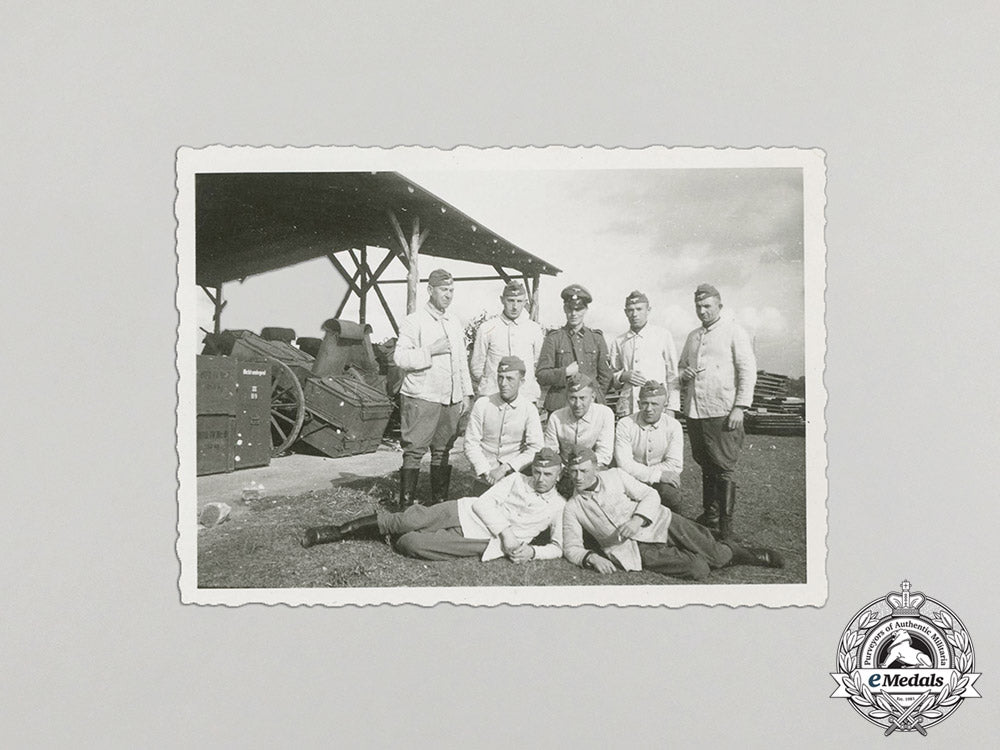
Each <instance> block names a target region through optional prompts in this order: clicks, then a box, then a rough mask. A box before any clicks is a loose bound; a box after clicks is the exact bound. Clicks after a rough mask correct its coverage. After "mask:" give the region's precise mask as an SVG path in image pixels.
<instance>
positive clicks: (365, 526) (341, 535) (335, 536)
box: [299, 514, 378, 548]
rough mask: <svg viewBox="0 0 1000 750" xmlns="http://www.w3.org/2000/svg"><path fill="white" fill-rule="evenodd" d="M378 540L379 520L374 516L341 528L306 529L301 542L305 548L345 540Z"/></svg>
mask: <svg viewBox="0 0 1000 750" xmlns="http://www.w3.org/2000/svg"><path fill="white" fill-rule="evenodd" d="M369 538H371V539H376V538H378V519H377V518H376V516H375V515H374V514H372V515H368V516H360V517H358V518H352V519H351V520H350V521H348V522H347V523H342V524H340V525H339V526H313V527H312V528H308V529H306V531H305V533H304V534H303V535H302V538H301V539H300V540H299V542H300V543H301V544H302V546H303V547H307V548H308V547H312V546H314V545H317V544H329V543H330V542H340V541H343V540H344V539H369Z"/></svg>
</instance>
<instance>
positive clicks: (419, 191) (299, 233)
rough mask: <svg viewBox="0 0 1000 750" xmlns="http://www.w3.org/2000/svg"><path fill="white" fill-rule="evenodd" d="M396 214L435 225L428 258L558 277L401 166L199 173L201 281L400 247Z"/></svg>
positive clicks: (223, 279) (430, 227)
mask: <svg viewBox="0 0 1000 750" xmlns="http://www.w3.org/2000/svg"><path fill="white" fill-rule="evenodd" d="M390 212H392V213H394V215H395V216H397V217H398V219H399V221H400V222H402V223H403V224H404V226H405V225H407V224H408V223H410V222H412V221H413V220H414V219H419V222H420V226H421V227H422V228H424V229H425V230H429V231H428V235H427V239H426V242H424V244H423V246H422V247H421V249H420V253H421V255H423V256H432V257H438V258H448V259H451V260H461V261H467V262H472V263H481V264H484V265H488V266H493V267H501V268H511V269H516V270H517V271H519V272H520V273H522V274H523V275H524V276H526V277H532V276H534V277H537V276H539V275H542V274H545V275H550V276H554V275H555V274H557V273H559V271H560V269H558V268H556V267H555V266H553V265H551V264H550V263H546V262H545V261H544V260H542V259H541V258H538V257H536V256H534V255H532V254H530V253H528V252H526V251H525V250H523V249H521V248H520V247H518V246H517V245H515V244H513V243H512V242H510V241H508V240H506V239H504V238H503V237H501V236H500V235H498V234H497V233H496V232H493V231H492V230H490V229H488V228H486V227H484V226H483V225H482V224H480V223H479V222H477V221H476V220H475V219H473V218H472V217H470V216H468V215H467V214H465V213H463V212H462V211H460V210H458V209H457V208H455V207H454V206H452V205H450V204H449V203H446V202H445V201H443V200H441V199H440V198H438V197H437V196H436V195H434V194H433V193H430V192H429V191H427V190H425V189H424V188H422V187H420V186H419V185H417V184H416V183H414V182H413V181H412V180H409V179H407V178H406V177H404V176H403V175H401V174H398V173H397V172H268V173H203V174H198V175H196V177H195V232H196V235H195V248H196V249H195V258H196V260H195V277H196V281H197V283H198V284H199V285H202V286H217V285H219V284H221V283H224V282H228V281H233V280H235V279H242V278H246V277H248V276H253V275H255V274H260V273H265V272H267V271H273V270H276V269H279V268H284V267H286V266H291V265H295V264H296V263H301V262H303V261H307V260H311V259H313V258H317V257H322V256H327V255H329V254H330V253H331V252H332V253H339V252H344V251H348V250H350V249H352V248H364V247H366V246H373V247H384V248H390V249H393V250H394V252H397V253H398V252H400V251H399V244H400V243H399V239H398V237H397V234H396V232H395V230H394V229H393V225H392V222H391V220H390V218H389V214H390Z"/></svg>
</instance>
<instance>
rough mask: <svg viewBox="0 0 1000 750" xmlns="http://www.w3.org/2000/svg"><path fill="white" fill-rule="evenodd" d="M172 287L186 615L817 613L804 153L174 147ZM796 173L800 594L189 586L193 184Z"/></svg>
mask: <svg viewBox="0 0 1000 750" xmlns="http://www.w3.org/2000/svg"><path fill="white" fill-rule="evenodd" d="M176 164H177V200H176V204H175V212H176V218H177V236H176V240H177V260H178V264H177V275H178V286H177V296H176V304H177V308H178V312H179V316H180V318H179V326H178V333H177V350H176V366H177V368H178V376H179V379H178V390H177V394H178V403H177V455H178V461H179V465H178V472H177V481H178V496H177V497H178V500H177V504H178V522H177V544H176V551H177V557H178V561H179V563H180V575H179V581H178V583H179V589H180V596H181V601H182V602H183V603H185V604H221V605H230V606H238V605H242V604H250V603H258V604H267V605H273V604H288V605H327V606H344V605H368V604H390V605H399V604H416V605H421V606H433V605H435V604H440V603H444V602H448V603H453V604H466V605H474V606H497V605H501V604H529V605H540V606H581V605H596V606H609V605H616V606H668V607H680V606H685V605H689V604H701V605H729V606H754V605H763V606H766V607H785V606H822V605H823V604H825V602H826V598H827V571H826V555H827V544H826V535H827V508H826V499H827V478H826V468H827V451H826V419H825V409H826V401H827V394H826V389H825V385H824V383H823V373H824V361H825V356H826V324H825V320H824V315H825V303H824V294H825V290H826V244H825V241H824V229H825V208H826V195H825V187H826V165H825V153H824V152H823V151H822V150H820V149H816V148H813V149H805V148H747V149H737V148H709V147H705V148H696V147H665V146H649V147H646V148H636V149H632V148H604V147H600V146H586V147H570V146H545V147H535V146H531V147H512V148H476V147H472V146H458V147H456V148H452V149H448V150H443V149H438V148H429V147H422V146H398V147H395V148H381V147H357V146H311V147H306V148H298V147H291V146H285V147H273V146H263V147H251V146H221V145H213V146H207V147H204V148H197V149H196V148H189V147H182V148H180V149H178V152H177V162H176ZM741 167H743V168H750V167H756V168H761V167H785V168H788V167H792V168H801V169H802V173H803V202H804V206H803V209H804V210H803V216H804V234H803V240H804V245H803V256H804V262H803V272H804V282H805V284H804V292H805V308H804V310H805V377H806V382H807V383H808V391H807V410H806V414H807V424H806V453H805V462H806V582H805V583H801V584H775V585H761V584H716V585H701V584H689V585H681V586H650V585H638V586H530V587H511V586H483V587H419V588H418V587H411V588H285V589H257V588H253V589H201V588H198V585H197V542H198V520H197V480H196V476H195V457H196V436H195V424H196V420H195V413H196V406H195V387H196V380H195V373H194V362H195V354H196V353H197V347H198V343H199V342H198V326H197V323H196V317H195V315H196V313H195V311H196V294H195V293H196V292H197V291H198V290H197V286H196V284H195V222H194V216H195V211H194V209H195V190H194V178H195V174H196V173H198V172H271V171H274V172H279V171H280V172H298V171H301V172H306V171H308V172H324V171H330V172H340V171H399V172H403V173H405V172H406V171H407V170H413V171H417V170H441V171H445V170H465V169H477V170H556V169H559V170H571V169H713V168H716V169H718V168H741Z"/></svg>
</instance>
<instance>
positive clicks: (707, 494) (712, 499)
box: [695, 472, 720, 531]
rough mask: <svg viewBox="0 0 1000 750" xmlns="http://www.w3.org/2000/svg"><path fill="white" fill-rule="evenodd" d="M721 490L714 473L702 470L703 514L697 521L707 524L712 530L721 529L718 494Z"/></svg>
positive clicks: (703, 524)
mask: <svg viewBox="0 0 1000 750" xmlns="http://www.w3.org/2000/svg"><path fill="white" fill-rule="evenodd" d="M719 494H720V491H719V489H718V481H717V480H716V478H715V476H714V475H712V474H705V473H704V472H702V475H701V507H702V514H701V515H700V516H698V517H697V518H696V519H695V522H696V523H700V524H701V525H702V526H705V527H706V528H708V529H709V530H710V531H718V530H719V504H718V499H717V498H718V495H719Z"/></svg>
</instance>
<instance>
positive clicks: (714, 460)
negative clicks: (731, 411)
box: [687, 417, 743, 481]
mask: <svg viewBox="0 0 1000 750" xmlns="http://www.w3.org/2000/svg"><path fill="white" fill-rule="evenodd" d="M727 419H728V417H710V418H709V419H689V420H688V421H687V428H688V438H689V439H690V440H691V455H693V456H694V460H695V461H697V462H698V465H699V466H701V473H702V476H703V477H706V476H707V477H712V478H713V479H717V480H730V481H731V480H732V479H733V476H734V473H735V471H736V461H737V460H738V459H739V457H740V449H741V448H742V447H743V427H742V426H740V427H738V428H736V429H735V430H727V429H726V420H727Z"/></svg>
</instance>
